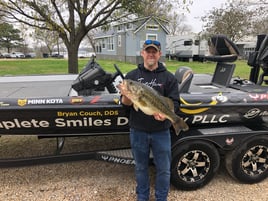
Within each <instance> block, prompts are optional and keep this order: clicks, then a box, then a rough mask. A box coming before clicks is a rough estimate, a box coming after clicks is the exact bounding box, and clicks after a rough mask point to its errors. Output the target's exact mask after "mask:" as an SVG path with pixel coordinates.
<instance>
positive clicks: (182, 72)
mask: <svg viewBox="0 0 268 201" xmlns="http://www.w3.org/2000/svg"><path fill="white" fill-rule="evenodd" d="M193 76H194V74H193V71H192V69H191V68H190V67H187V66H181V67H179V68H178V69H177V70H176V72H175V77H176V79H177V81H178V85H179V92H180V93H188V92H189V88H190V85H191V82H192V79H193Z"/></svg>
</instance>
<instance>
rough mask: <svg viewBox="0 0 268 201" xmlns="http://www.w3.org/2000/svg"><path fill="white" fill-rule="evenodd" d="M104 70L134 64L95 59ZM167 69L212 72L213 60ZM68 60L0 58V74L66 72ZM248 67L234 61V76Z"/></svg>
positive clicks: (83, 61)
mask: <svg viewBox="0 0 268 201" xmlns="http://www.w3.org/2000/svg"><path fill="white" fill-rule="evenodd" d="M88 61H89V59H79V71H80V70H81V69H82V68H83V67H84V66H85V65H86V64H87V63H88ZM96 61H97V62H98V63H99V64H100V65H101V66H102V67H103V68H104V69H105V70H106V71H108V72H111V73H113V72H115V68H114V64H116V65H117V66H118V67H119V68H120V70H121V71H122V72H123V73H126V72H128V71H130V70H132V69H134V68H136V65H134V64H130V63H125V62H120V61H112V60H96ZM165 63H166V66H167V68H168V70H169V71H171V72H175V71H176V69H177V68H179V67H180V66H189V67H191V68H192V69H193V71H194V73H213V72H214V69H215V65H216V63H215V62H204V63H201V62H181V61H168V60H167V61H166V62H165ZM67 73H68V62H67V60H66V59H52V58H46V59H12V60H11V59H0V76H7V75H36V74H67ZM249 73H250V67H249V66H248V65H247V62H246V61H244V60H238V61H236V69H235V73H234V76H240V77H241V78H248V77H249Z"/></svg>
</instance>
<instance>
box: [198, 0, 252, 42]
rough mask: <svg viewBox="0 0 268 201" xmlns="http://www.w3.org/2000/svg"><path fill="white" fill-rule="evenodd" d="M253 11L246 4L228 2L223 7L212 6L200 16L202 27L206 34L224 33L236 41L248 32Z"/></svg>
mask: <svg viewBox="0 0 268 201" xmlns="http://www.w3.org/2000/svg"><path fill="white" fill-rule="evenodd" d="M252 16H253V12H252V11H250V10H248V9H247V7H246V5H244V4H242V3H240V2H236V3H228V4H227V6H226V7H225V8H214V9H213V10H211V11H209V14H208V15H206V16H204V17H202V18H201V19H202V21H203V22H204V23H205V26H204V29H205V31H206V32H207V33H208V34H225V35H227V36H228V37H229V38H230V39H231V40H233V41H238V40H240V39H241V38H242V37H244V36H246V35H249V34H250V28H251V25H252V21H251V18H252Z"/></svg>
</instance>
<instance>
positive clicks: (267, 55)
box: [248, 34, 268, 85]
mask: <svg viewBox="0 0 268 201" xmlns="http://www.w3.org/2000/svg"><path fill="white" fill-rule="evenodd" d="M248 65H249V66H251V67H252V69H251V72H250V77H249V80H250V81H252V82H254V83H256V84H259V85H261V84H262V83H263V82H265V83H266V84H268V80H264V77H265V76H268V35H265V34H263V35H258V38H257V44H256V48H255V51H254V52H253V53H251V54H250V55H249V59H248ZM260 68H261V69H262V70H263V73H262V74H261V75H260V77H259V78H258V76H259V72H260Z"/></svg>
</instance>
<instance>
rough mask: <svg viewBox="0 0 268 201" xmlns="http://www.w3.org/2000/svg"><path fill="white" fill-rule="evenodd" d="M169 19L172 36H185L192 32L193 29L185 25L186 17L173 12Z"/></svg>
mask: <svg viewBox="0 0 268 201" xmlns="http://www.w3.org/2000/svg"><path fill="white" fill-rule="evenodd" d="M168 19H169V25H168V28H169V31H170V34H171V35H178V34H179V35H183V34H185V33H188V32H190V31H191V27H190V26H188V25H186V24H185V23H184V22H185V21H186V16H185V15H183V14H181V15H180V14H177V13H176V12H173V13H172V14H171V15H169V16H168Z"/></svg>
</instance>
